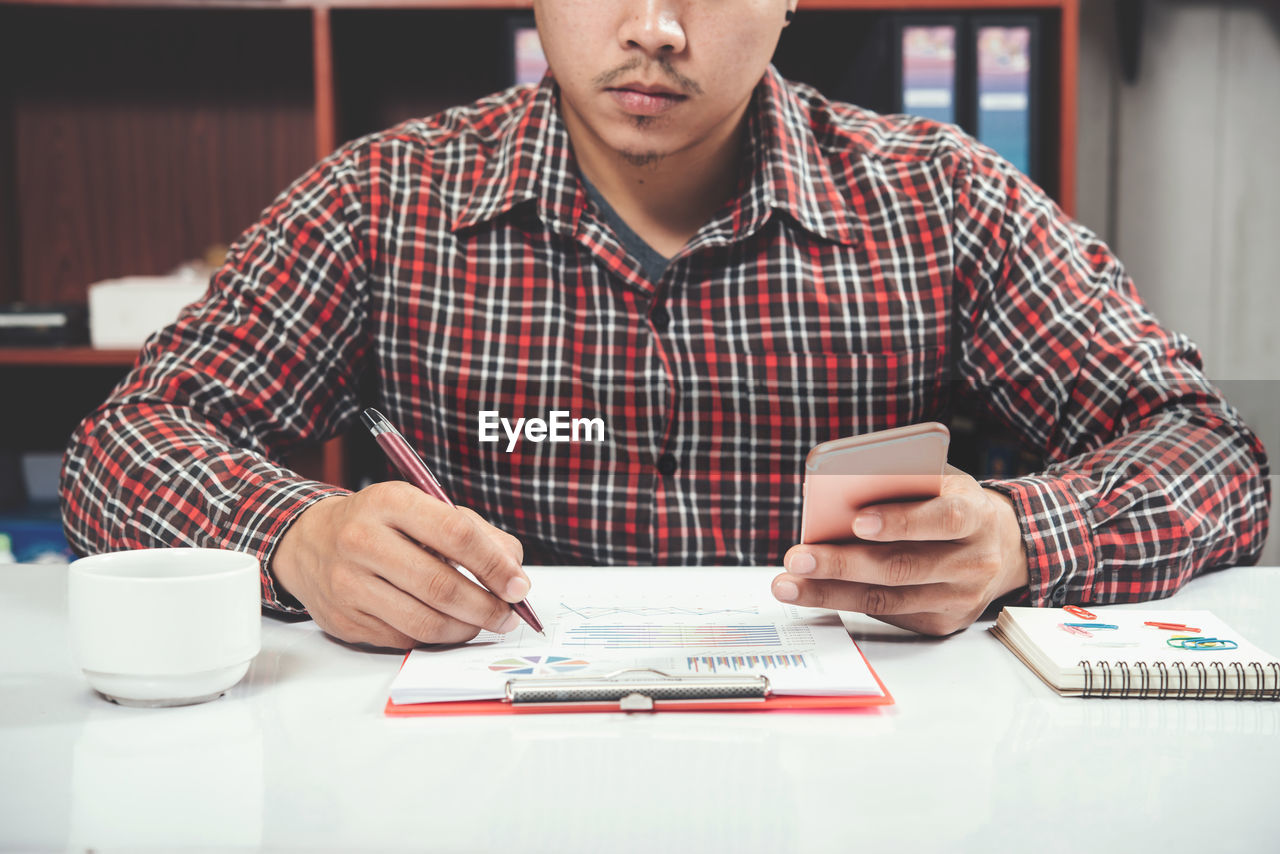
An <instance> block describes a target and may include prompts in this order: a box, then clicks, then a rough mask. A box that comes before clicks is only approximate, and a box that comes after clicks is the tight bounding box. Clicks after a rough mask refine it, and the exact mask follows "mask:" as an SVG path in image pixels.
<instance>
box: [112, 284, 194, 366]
mask: <svg viewBox="0 0 1280 854" xmlns="http://www.w3.org/2000/svg"><path fill="white" fill-rule="evenodd" d="M208 284H209V283H208V280H207V279H204V278H200V277H196V276H185V275H178V276H127V277H125V278H123V279H108V280H106V281H103V282H97V283H95V284H92V285H90V286H89V343H90V344H92V345H93V346H94V347H97V348H98V349H103V350H110V349H122V350H128V349H134V348H137V347H141V346H142V344H143V343H144V342H145V341H146V340H147V337H148V336H149V335H151V333H153V332H155V331H157V330H159V329H162V328H164V327H165V326H168V325H169V324H170V323H172V322H173V321H175V320H177V318H178V312H180V311H181V310H182V309H183V308H184V307H185V306H187V305H189V304H190V303H192V302H195V301H196V300H198V299H199V298H200V297H202V296H204V292H205V289H206V288H207V287H208Z"/></svg>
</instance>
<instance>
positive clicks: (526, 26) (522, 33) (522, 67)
mask: <svg viewBox="0 0 1280 854" xmlns="http://www.w3.org/2000/svg"><path fill="white" fill-rule="evenodd" d="M507 32H508V35H509V38H510V53H509V59H510V62H511V66H510V67H511V72H510V74H509V77H510V80H509V82H510V84H511V85H512V86H522V85H524V84H526V83H532V84H537V83H538V82H540V81H541V80H542V77H543V75H544V74H546V73H547V57H546V54H545V53H543V51H542V41H541V39H539V37H538V27H537V25H536V24H535V23H534V20H533V16H532V15H524V14H520V15H513V16H512V17H511V18H510V19H508V21H507Z"/></svg>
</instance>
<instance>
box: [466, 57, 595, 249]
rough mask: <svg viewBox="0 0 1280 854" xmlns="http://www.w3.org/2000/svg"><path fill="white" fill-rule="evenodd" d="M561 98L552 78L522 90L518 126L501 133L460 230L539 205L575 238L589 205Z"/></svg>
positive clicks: (516, 108) (515, 113) (516, 107)
mask: <svg viewBox="0 0 1280 854" xmlns="http://www.w3.org/2000/svg"><path fill="white" fill-rule="evenodd" d="M558 102H559V93H558V90H557V88H556V86H555V81H554V80H553V78H552V77H551V75H550V74H547V75H546V76H544V77H543V78H542V82H541V83H539V84H538V85H537V86H536V87H533V88H529V89H525V90H522V91H521V92H520V93H519V94H518V96H517V101H516V102H515V103H514V104H513V106H512V107H511V116H512V121H514V123H515V124H514V126H513V127H511V128H510V130H506V129H500V130H499V131H498V134H499V136H498V140H497V143H496V146H495V150H494V151H493V152H492V153H491V154H490V156H489V157H487V158H486V160H485V164H484V174H483V176H481V178H480V179H479V180H478V181H477V182H476V184H475V187H474V189H473V190H472V193H471V196H470V197H469V198H468V199H466V200H465V202H464V203H463V205H462V206H461V207H460V209H459V210H458V211H457V213H456V215H455V216H454V217H453V227H452V228H453V230H454V231H460V230H462V229H464V228H468V227H470V226H473V225H477V224H479V223H482V222H486V221H488V220H490V219H494V218H495V217H498V216H501V215H502V214H504V213H507V212H508V211H510V210H511V209H512V208H514V207H516V206H517V205H520V204H522V203H524V202H527V201H531V200H536V201H537V202H538V214H539V216H541V217H542V219H543V221H544V222H546V223H547V225H548V226H550V227H551V228H553V229H555V230H556V231H560V232H563V233H566V234H573V233H574V230H575V229H576V228H577V225H578V217H579V216H580V215H581V212H582V208H583V205H584V204H585V198H586V197H585V195H584V194H583V192H582V189H581V187H580V186H579V184H578V176H577V166H576V165H575V164H574V161H573V151H572V148H571V147H570V145H569V132H568V130H567V129H566V128H565V125H564V120H563V119H562V118H561V117H560V110H559V103H558Z"/></svg>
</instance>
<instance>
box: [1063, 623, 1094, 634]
mask: <svg viewBox="0 0 1280 854" xmlns="http://www.w3.org/2000/svg"><path fill="white" fill-rule="evenodd" d="M1058 628H1060V629H1062V630H1063V631H1064V632H1066V633H1067V634H1069V635H1079V636H1080V637H1082V638H1091V637H1093V635H1092V634H1090V633H1089V632H1086V631H1085V630H1084V629H1082V628H1080V627H1079V626H1077V625H1074V624H1073V623H1058Z"/></svg>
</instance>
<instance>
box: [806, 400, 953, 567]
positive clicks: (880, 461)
mask: <svg viewBox="0 0 1280 854" xmlns="http://www.w3.org/2000/svg"><path fill="white" fill-rule="evenodd" d="M950 441H951V432H950V431H949V430H947V427H946V425H945V424H939V423H937V422H936V421H928V422H925V423H923V424H912V425H910V426H907V427H894V428H892V429H890V430H878V431H876V432H873V433H864V434H863V435H861V436H850V437H849V438H847V439H833V440H832V441H830V442H823V443H822V444H821V445H818V446H817V447H815V448H814V449H813V450H812V451H810V452H809V455H808V457H806V458H805V463H804V484H803V486H802V488H801V489H802V492H801V494H802V495H803V496H804V505H803V508H802V509H801V511H800V542H802V543H842V542H852V541H855V540H857V537H855V536H854V535H853V517H854V516H855V515H857V512H858V510H860V509H861V508H863V507H866V506H868V505H871V504H883V503H884V502H887V501H911V500H919V499H925V498H934V497H936V496H937V495H938V494H939V493H940V492H941V491H942V473H943V470H944V469H945V468H946V465H947V445H948V443H949V442H950Z"/></svg>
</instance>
